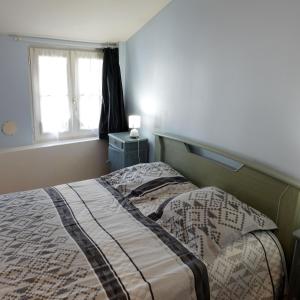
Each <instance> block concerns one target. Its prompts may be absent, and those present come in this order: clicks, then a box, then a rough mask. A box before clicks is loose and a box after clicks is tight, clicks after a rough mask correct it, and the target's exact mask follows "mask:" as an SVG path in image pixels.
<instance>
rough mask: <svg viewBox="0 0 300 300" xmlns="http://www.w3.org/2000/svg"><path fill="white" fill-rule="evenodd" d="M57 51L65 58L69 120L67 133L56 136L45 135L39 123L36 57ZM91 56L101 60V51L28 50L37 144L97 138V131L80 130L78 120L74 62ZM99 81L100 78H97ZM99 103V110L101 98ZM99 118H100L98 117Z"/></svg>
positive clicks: (39, 109) (76, 72) (76, 75)
mask: <svg viewBox="0 0 300 300" xmlns="http://www.w3.org/2000/svg"><path fill="white" fill-rule="evenodd" d="M47 50H49V52H53V51H55V50H56V51H58V52H60V54H61V56H63V57H66V58H67V73H68V74H67V76H68V92H69V93H68V94H69V97H68V98H69V108H70V120H69V131H68V132H62V133H58V134H51V133H45V132H43V129H42V122H41V107H40V92H39V66H38V56H39V54H42V53H45V51H47ZM79 54H83V55H84V56H92V57H98V58H100V59H101V60H103V51H101V50H82V49H59V48H50V47H45V48H44V47H42V48H41V47H38V48H37V47H31V48H30V49H29V61H30V67H31V68H30V69H31V86H32V98H33V99H32V100H33V101H32V103H33V107H32V108H33V126H34V128H33V131H34V139H35V142H37V143H43V142H48V141H56V140H68V139H78V138H88V137H97V136H98V129H95V130H86V129H80V119H79V91H78V83H77V79H78V71H77V68H76V66H77V64H76V63H75V60H76V58H77V57H78V56H80V57H82V56H83V55H79ZM99 80H101V78H99ZM99 101H100V109H101V104H102V96H101V99H100V100H99ZM99 118H100V116H99Z"/></svg>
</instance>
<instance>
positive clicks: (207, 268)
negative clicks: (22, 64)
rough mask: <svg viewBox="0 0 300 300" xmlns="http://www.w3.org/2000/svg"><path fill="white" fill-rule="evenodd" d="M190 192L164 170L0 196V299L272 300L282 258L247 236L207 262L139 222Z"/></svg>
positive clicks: (155, 166) (134, 170) (273, 244)
mask: <svg viewBox="0 0 300 300" xmlns="http://www.w3.org/2000/svg"><path fill="white" fill-rule="evenodd" d="M196 188H197V187H196V186H195V185H193V184H192V183H190V182H189V181H188V180H187V179H185V178H184V177H183V176H182V175H181V174H179V173H178V172H177V171H175V170H174V169H172V168H171V167H170V166H168V165H166V164H164V163H151V164H140V165H136V166H133V167H129V168H125V169H122V170H119V171H116V172H113V173H111V174H109V175H106V176H103V177H101V178H99V179H92V180H87V181H82V182H76V183H70V184H64V185H60V186H56V187H50V188H47V189H38V190H32V191H26V192H20V193H14V194H8V195H2V196H0V253H1V255H0V298H1V299H167V300H168V299H208V298H209V294H210V298H211V299H274V298H278V297H280V295H281V294H282V291H283V289H284V282H285V281H284V278H285V273H284V258H283V257H282V254H281V249H280V245H279V243H278V241H277V239H276V237H275V236H273V235H272V233H271V232H255V233H252V234H247V235H244V236H243V237H242V238H241V239H240V240H238V241H236V242H234V243H232V244H231V245H229V246H228V247H226V248H224V249H223V250H222V252H221V253H220V255H219V256H218V257H217V258H216V259H215V260H214V261H213V262H212V263H208V262H206V260H205V257H204V258H202V259H200V257H199V256H198V254H197V253H193V252H192V251H191V249H188V247H187V245H184V244H182V243H181V242H179V241H178V240H176V239H175V238H174V237H173V236H172V235H171V234H170V233H168V232H167V231H166V230H165V229H164V228H162V227H161V226H159V225H158V224H157V223H156V222H155V221H153V220H151V219H150V218H149V217H148V216H149V215H151V214H152V213H153V212H155V211H156V210H157V208H158V207H159V206H160V205H161V204H162V203H163V202H164V201H165V200H167V199H170V198H172V197H175V196H176V195H178V194H181V193H184V192H187V191H191V190H193V189H196Z"/></svg>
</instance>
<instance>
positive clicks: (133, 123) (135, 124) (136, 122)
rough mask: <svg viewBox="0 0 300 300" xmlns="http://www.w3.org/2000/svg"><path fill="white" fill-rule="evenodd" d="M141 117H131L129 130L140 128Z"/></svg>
mask: <svg viewBox="0 0 300 300" xmlns="http://www.w3.org/2000/svg"><path fill="white" fill-rule="evenodd" d="M140 127H141V116H137V115H131V116H129V128H140Z"/></svg>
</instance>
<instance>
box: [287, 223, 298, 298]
mask: <svg viewBox="0 0 300 300" xmlns="http://www.w3.org/2000/svg"><path fill="white" fill-rule="evenodd" d="M293 235H294V237H295V238H296V243H295V250H294V255H293V261H292V266H291V274H290V280H289V297H288V299H289V300H299V299H300V229H298V230H296V231H295V232H294V233H293Z"/></svg>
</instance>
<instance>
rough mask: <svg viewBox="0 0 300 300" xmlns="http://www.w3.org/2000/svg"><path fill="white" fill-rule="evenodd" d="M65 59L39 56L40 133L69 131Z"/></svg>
mask: <svg viewBox="0 0 300 300" xmlns="http://www.w3.org/2000/svg"><path fill="white" fill-rule="evenodd" d="M67 67H68V65H67V58H66V57H56V56H39V91H40V108H41V122H42V131H43V132H44V133H59V132H65V131H68V130H69V120H70V109H69V96H68V72H67Z"/></svg>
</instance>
